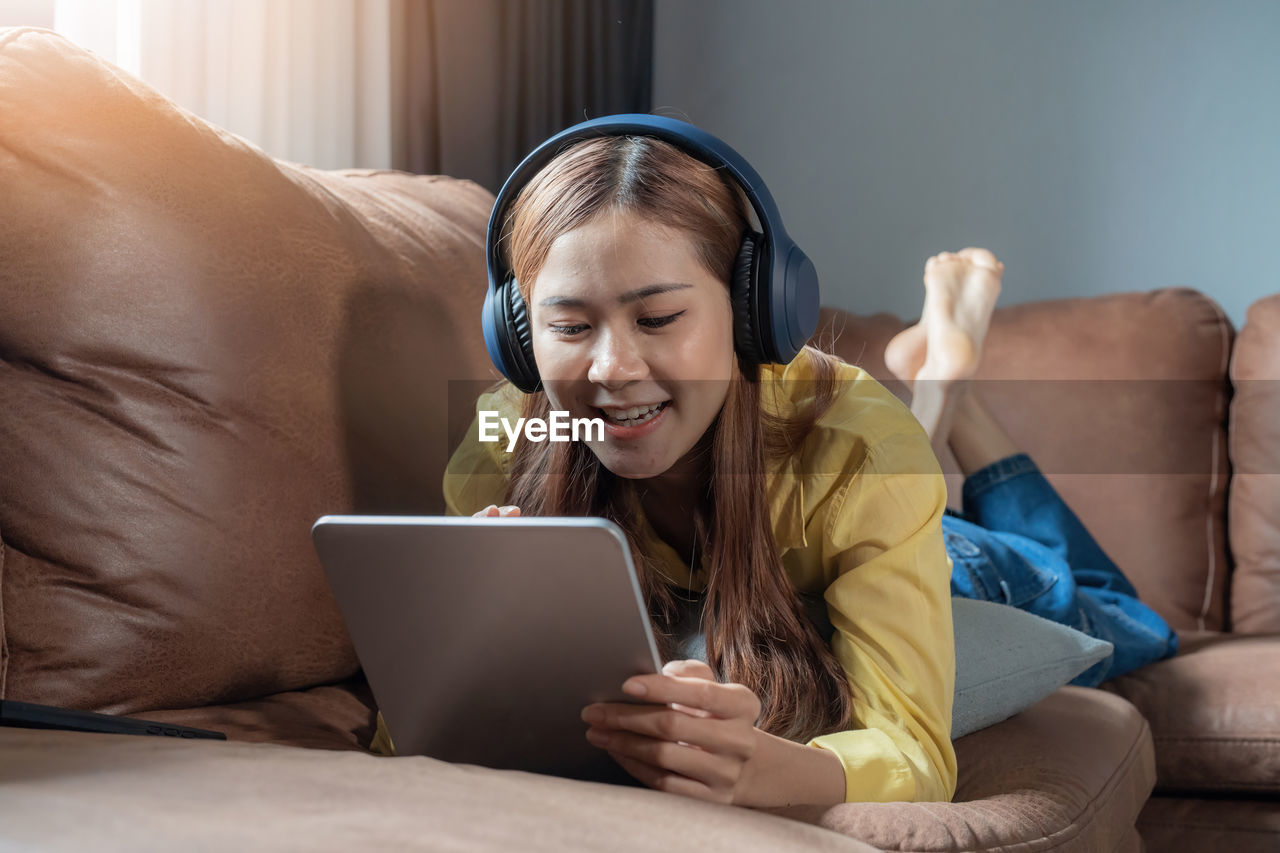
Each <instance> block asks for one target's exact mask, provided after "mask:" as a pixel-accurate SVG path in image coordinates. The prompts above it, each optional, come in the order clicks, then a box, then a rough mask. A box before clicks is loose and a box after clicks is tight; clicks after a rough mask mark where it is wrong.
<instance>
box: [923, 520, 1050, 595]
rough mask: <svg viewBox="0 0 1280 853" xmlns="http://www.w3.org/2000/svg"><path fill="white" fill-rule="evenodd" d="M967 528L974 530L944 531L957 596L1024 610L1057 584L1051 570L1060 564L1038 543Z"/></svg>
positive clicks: (944, 529)
mask: <svg viewBox="0 0 1280 853" xmlns="http://www.w3.org/2000/svg"><path fill="white" fill-rule="evenodd" d="M967 526H968V527H971V528H973V530H972V531H966V532H965V533H961V532H960V531H959V530H956V529H949V526H944V527H943V531H942V538H943V542H944V543H945V544H946V548H947V553H948V554H949V555H950V556H951V562H952V571H951V591H952V593H953V594H955V595H961V596H964V597H966V598H979V599H983V600H985V601H994V602H997V603H999V604H1008V605H1011V606H1013V607H1023V606H1024V605H1026V604H1027V603H1028V602H1031V601H1034V600H1036V599H1037V598H1040V597H1041V596H1042V595H1044V594H1045V593H1046V592H1048V591H1049V590H1050V589H1052V588H1053V587H1054V585H1055V584H1057V582H1058V576H1057V574H1055V572H1054V571H1053V570H1052V568H1051V567H1053V566H1055V565H1056V563H1057V562H1060V561H1059V560H1058V559H1057V557H1056V555H1054V554H1053V553H1052V552H1051V551H1049V550H1048V549H1047V548H1045V547H1044V546H1042V545H1040V544H1039V543H1038V542H1033V541H1031V540H1029V539H1024V538H1023V537H1012V536H1011V535H1009V534H997V533H993V532H991V531H989V530H984V529H983V528H981V527H977V526H976V525H972V524H968V525H967ZM1011 540H1013V541H1011ZM1016 540H1022V541H1016ZM1037 563H1040V564H1041V565H1043V566H1044V568H1042V567H1041V565H1037Z"/></svg>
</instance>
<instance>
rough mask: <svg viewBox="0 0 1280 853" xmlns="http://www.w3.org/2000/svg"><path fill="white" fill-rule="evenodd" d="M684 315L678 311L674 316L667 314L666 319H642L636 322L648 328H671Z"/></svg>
mask: <svg viewBox="0 0 1280 853" xmlns="http://www.w3.org/2000/svg"><path fill="white" fill-rule="evenodd" d="M683 313H684V312H683V311H677V312H676V313H674V314H667V315H666V316H665V317H641V318H640V319H639V320H637V321H636V322H637V323H639V324H640V325H641V326H645V327H646V328H650V329H661V328H662V327H663V326H669V325H671V324H672V323H674V322H675V321H676V320H677V319H678V318H679V317H680V315H681V314H683Z"/></svg>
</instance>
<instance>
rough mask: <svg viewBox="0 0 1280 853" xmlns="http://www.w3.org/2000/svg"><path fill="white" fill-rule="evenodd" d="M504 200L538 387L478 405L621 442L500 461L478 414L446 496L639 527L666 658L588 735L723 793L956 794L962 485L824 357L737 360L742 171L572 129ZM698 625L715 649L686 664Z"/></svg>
mask: <svg viewBox="0 0 1280 853" xmlns="http://www.w3.org/2000/svg"><path fill="white" fill-rule="evenodd" d="M506 214H507V215H506V217H505V223H504V226H503V229H502V232H501V233H502V244H501V249H502V252H503V257H504V260H505V263H506V265H507V267H508V268H509V269H510V270H511V271H512V272H513V273H514V277H515V280H516V282H518V286H519V290H520V295H521V296H522V297H523V304H524V305H525V306H527V320H528V334H529V337H530V338H531V344H532V351H533V357H534V360H535V361H536V366H537V371H538V373H539V374H540V377H541V389H540V390H536V391H534V392H533V393H529V394H522V393H521V392H519V391H517V390H515V388H514V387H513V386H512V385H510V384H504V385H502V386H501V387H499V388H498V389H497V390H496V391H494V392H492V393H489V394H486V395H485V396H483V397H481V399H480V400H479V402H478V403H477V410H478V411H497V412H498V413H499V414H500V416H502V417H506V418H510V419H512V420H513V421H514V419H515V418H516V417H520V416H523V417H537V418H547V417H548V415H549V413H550V412H551V411H553V410H556V411H566V412H568V413H569V415H570V416H571V417H574V418H583V417H585V418H603V419H604V420H605V423H606V434H605V436H604V438H603V440H601V441H590V442H576V443H553V442H529V441H523V440H522V441H521V442H520V443H518V444H517V445H516V447H515V448H514V451H513V452H512V453H509V454H508V453H506V452H505V445H504V444H501V443H482V442H480V441H479V440H478V435H477V429H476V424H473V425H472V429H471V431H470V432H469V437H468V439H467V440H466V441H464V443H463V445H462V446H461V447H460V448H459V449H458V450H457V452H456V453H455V455H454V457H453V459H452V460H451V462H450V465H449V468H448V472H447V473H446V476H445V496H446V499H447V503H448V507H449V510H450V512H452V513H456V514H475V515H511V514H525V515H598V516H603V517H606V518H610V519H612V520H613V521H615V522H617V523H618V524H619V525H620V526H621V527H622V528H623V530H624V531H626V533H627V536H628V538H629V541H630V544H631V548H632V551H633V554H634V556H635V559H636V564H637V568H638V570H639V572H640V575H641V579H642V586H643V592H644V594H645V596H646V598H647V601H648V604H649V609H650V612H651V615H652V617H653V622H654V625H655V628H656V632H657V634H658V636H659V642H660V646H661V650H662V651H663V652H664V655H665V656H666V657H667V658H668V659H669V660H671V662H670V663H668V665H667V666H666V667H665V668H664V670H663V672H662V673H659V674H655V675H649V676H638V677H635V678H633V679H630V680H629V681H628V682H627V683H626V684H625V685H623V686H622V689H623V690H624V691H626V692H627V693H629V694H630V695H632V696H634V697H637V698H638V699H641V700H643V702H642V703H641V704H622V703H604V704H598V705H593V706H590V707H588V708H585V709H584V710H583V720H584V721H585V722H586V723H587V726H586V727H585V736H586V737H587V739H588V740H589V741H590V742H591V743H593V744H596V745H597V746H599V747H600V748H601V749H604V750H607V751H608V752H609V754H610V755H612V756H613V757H614V758H615V759H616V760H617V762H618V763H619V764H620V765H621V766H622V767H623V768H625V769H626V770H627V771H628V772H630V773H631V774H632V775H633V776H634V777H635V778H636V779H638V780H639V781H640V782H642V783H643V784H646V785H649V786H651V787H654V788H658V789H661V790H665V791H670V792H675V793H679V794H685V795H688V796H692V797H699V798H705V799H711V800H717V801H721V802H729V803H737V804H742V805H748V806H778V805H784V804H790V803H838V802H844V801H846V800H847V801H892V800H907V801H926V800H949V799H950V798H951V796H952V794H953V792H954V790H955V784H956V764H955V754H954V751H953V748H952V744H951V740H950V736H949V732H950V725H951V703H952V694H953V689H954V675H955V674H954V648H953V635H952V625H951V608H950V600H949V599H950V589H949V583H948V580H949V577H950V566H949V564H948V561H947V556H946V552H945V549H944V544H943V536H942V518H943V510H944V507H945V505H946V489H945V483H944V481H943V479H942V476H941V471H940V469H939V467H938V463H937V460H936V458H935V457H934V454H933V452H932V450H931V448H930V444H929V438H928V436H927V434H926V433H925V432H924V430H923V429H922V428H921V427H920V424H919V423H918V422H917V421H916V419H915V418H914V417H912V415H911V413H910V411H909V410H908V409H907V408H906V407H905V406H904V405H903V404H902V403H900V402H899V401H898V400H897V399H896V398H894V397H893V396H892V395H891V394H889V393H888V392H887V391H886V390H885V389H884V388H883V387H882V386H880V385H879V384H877V383H876V382H875V381H874V380H872V379H871V378H870V377H869V376H868V375H867V374H866V373H865V372H864V371H862V370H861V369H859V368H856V367H852V366H849V365H847V364H844V363H843V362H840V361H839V360H837V359H835V358H833V357H830V356H827V355H824V354H822V353H821V352H818V351H817V350H814V349H811V348H807V347H806V348H805V349H804V350H803V351H801V352H800V354H799V355H798V356H797V357H796V358H795V359H794V360H792V361H791V363H790V364H788V365H780V364H761V363H757V361H756V360H755V359H753V358H751V357H750V356H748V355H747V354H746V353H745V352H744V347H743V346H742V340H741V338H742V336H743V335H742V331H741V330H736V329H735V321H734V316H735V315H734V309H733V305H732V299H731V297H732V290H733V286H732V284H731V278H732V271H733V270H734V267H735V261H736V260H737V258H738V255H739V252H740V251H741V247H742V244H743V235H744V233H746V232H747V231H748V229H749V221H748V207H747V205H746V204H745V203H744V200H743V197H742V192H741V190H740V188H739V187H738V186H737V185H736V183H735V182H734V181H733V180H732V179H730V178H729V177H728V176H727V175H726V173H725V170H723V169H718V168H715V167H713V166H711V165H708V164H706V163H703V162H701V161H699V160H697V159H694V158H693V157H691V156H689V155H688V154H686V153H684V152H683V151H681V150H680V149H679V148H677V147H675V146H673V145H672V144H669V143H668V142H665V141H662V140H659V139H656V138H651V137H649V136H644V135H640V136H606V137H601V138H596V139H591V140H587V141H580V142H578V143H576V144H574V145H573V146H572V147H570V148H568V149H567V150H564V151H563V152H562V153H560V154H559V155H558V156H556V157H555V158H554V159H553V160H552V161H551V162H550V163H548V164H547V165H546V166H545V167H543V168H542V169H541V171H539V172H538V173H537V175H536V176H534V177H533V178H532V180H530V181H528V183H526V184H525V186H524V187H523V189H522V190H521V191H520V193H519V195H518V196H517V197H516V199H515V201H514V202H513V203H512V205H511V206H510V207H509V208H508V210H507V211H506ZM806 602H808V603H809V604H815V603H816V604H817V605H818V608H817V609H820V610H821V611H823V614H822V615H823V617H824V618H829V619H830V622H831V623H832V625H833V627H832V628H831V632H830V634H829V635H827V634H824V633H819V630H818V629H816V628H815V626H814V620H813V619H812V618H810V615H809V614H808V613H807V612H806V610H807V609H806V607H805V603H806ZM691 603H692V605H693V607H692V609H693V610H694V611H695V612H693V614H692V615H693V619H692V620H690V619H689V618H688V617H689V615H690V610H691ZM808 609H809V610H812V609H814V608H812V607H810V608H808ZM690 621H692V622H694V623H698V622H700V624H701V628H702V630H703V632H704V634H705V637H706V658H707V663H703V662H700V661H695V660H683V659H679V658H680V655H679V654H677V650H678V649H679V648H680V644H681V640H682V637H683V635H684V634H686V633H687V632H688V631H689V627H690Z"/></svg>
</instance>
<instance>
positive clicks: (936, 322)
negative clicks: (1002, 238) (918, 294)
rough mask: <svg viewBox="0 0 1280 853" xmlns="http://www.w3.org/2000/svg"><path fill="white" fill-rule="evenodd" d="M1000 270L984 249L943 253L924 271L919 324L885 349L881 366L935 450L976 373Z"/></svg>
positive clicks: (992, 308) (904, 332)
mask: <svg viewBox="0 0 1280 853" xmlns="http://www.w3.org/2000/svg"><path fill="white" fill-rule="evenodd" d="M1003 274H1004V264H1002V263H1000V261H998V260H997V259H996V256H995V255H993V254H992V253H991V252H989V251H987V250H986V249H977V248H968V249H962V250H960V251H959V252H954V253H953V252H943V253H941V254H939V255H935V256H933V257H932V258H930V259H929V260H928V262H927V263H926V264H925V268H924V288H925V296H924V309H923V311H922V312H921V316H920V322H919V323H917V324H916V325H914V326H912V327H911V328H909V329H906V330H904V331H902V332H900V333H899V334H898V335H896V336H895V337H894V338H893V340H891V341H889V345H888V346H887V347H886V348H885V352H884V358H885V364H886V365H887V366H888V368H889V369H890V370H891V371H893V373H894V375H895V376H897V377H898V378H899V379H901V380H902V381H904V382H906V383H907V384H909V385H910V386H911V389H912V401H911V411H912V412H913V413H915V415H916V418H917V419H918V420H919V421H920V423H921V424H923V425H924V427H925V430H926V431H928V433H929V436H930V438H931V439H933V440H934V445H935V447H939V446H941V445H945V443H946V432H947V429H948V428H949V423H950V420H949V417H950V415H951V414H953V413H952V412H951V409H953V408H954V400H955V399H956V398H957V395H962V393H963V385H964V383H965V382H966V381H967V380H968V379H970V378H972V377H973V375H974V373H976V372H977V370H978V362H979V361H980V360H981V357H982V343H983V340H984V339H985V338H986V334H987V327H988V326H989V325H990V323H991V312H992V311H993V310H994V309H995V304H996V298H997V297H998V296H999V295H1000V278H1001V276H1002V275H1003Z"/></svg>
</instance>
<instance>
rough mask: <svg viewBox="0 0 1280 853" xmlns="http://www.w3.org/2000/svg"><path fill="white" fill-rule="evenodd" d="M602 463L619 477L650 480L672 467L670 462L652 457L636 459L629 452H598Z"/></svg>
mask: <svg viewBox="0 0 1280 853" xmlns="http://www.w3.org/2000/svg"><path fill="white" fill-rule="evenodd" d="M596 459H598V460H600V464H601V465H603V466H604V467H605V468H608V469H609V471H610V472H611V473H612V474H613V475H614V476H617V477H622V478H623V479H624V480H648V479H650V478H652V477H657V476H659V475H661V474H664V473H666V472H667V471H668V470H670V468H671V463H670V462H665V461H657V460H652V459H636V458H633V457H630V456H629V455H628V454H621V453H596Z"/></svg>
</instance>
